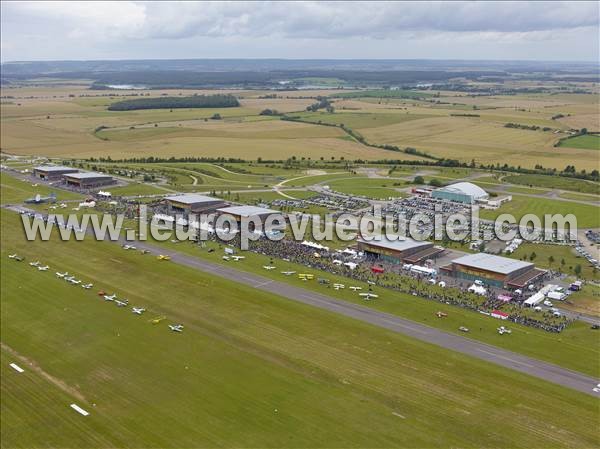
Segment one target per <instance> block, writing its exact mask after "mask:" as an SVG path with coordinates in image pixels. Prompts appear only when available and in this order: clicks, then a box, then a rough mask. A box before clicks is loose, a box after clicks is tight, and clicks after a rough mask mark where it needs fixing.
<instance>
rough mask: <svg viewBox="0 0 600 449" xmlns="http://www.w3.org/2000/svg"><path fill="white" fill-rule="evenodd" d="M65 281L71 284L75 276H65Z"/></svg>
mask: <svg viewBox="0 0 600 449" xmlns="http://www.w3.org/2000/svg"><path fill="white" fill-rule="evenodd" d="M63 279H64V280H65V281H67V282H71V281H72V280H74V279H75V276H65V277H64V278H63Z"/></svg>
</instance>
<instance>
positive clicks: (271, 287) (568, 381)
mask: <svg viewBox="0 0 600 449" xmlns="http://www.w3.org/2000/svg"><path fill="white" fill-rule="evenodd" d="M124 242H125V241H123V243H124ZM129 244H133V245H135V246H136V247H137V248H138V249H144V250H147V251H150V252H151V253H153V254H163V255H168V256H170V257H171V262H174V263H177V264H181V265H185V266H187V267H191V268H195V269H197V270H200V271H203V272H206V273H210V274H213V275H216V276H219V277H222V278H225V279H228V280H230V281H232V282H237V283H240V284H244V285H247V286H249V287H252V288H255V289H258V290H262V291H265V292H269V293H273V294H275V295H279V296H283V297H285V298H287V299H291V300H293V301H297V302H301V303H303V304H308V305H311V306H314V307H318V308H320V309H324V310H327V311H330V312H334V313H338V314H340V315H343V316H347V317H350V318H354V319H356V320H360V321H363V322H366V323H369V324H372V325H375V326H378V327H381V328H384V329H387V330H390V331H393V332H398V333H400V334H404V335H407V336H409V337H412V338H415V339H417V340H421V341H424V342H427V343H431V344H434V345H436V346H440V347H442V348H445V349H449V350H452V351H457V352H460V353H462V354H467V355H470V356H472V357H476V358H478V359H481V360H485V361H487V362H491V363H495V364H497V365H500V366H503V367H505V368H510V369H513V370H516V371H519V372H521V373H525V374H529V375H531V376H535V377H538V378H541V379H544V380H546V381H549V382H553V383H556V384H559V385H562V386H565V387H568V388H573V389H575V390H578V391H581V392H583V393H587V394H591V395H595V396H597V397H600V394H598V393H596V392H594V391H592V389H593V388H595V387H596V385H597V384H599V383H600V380H598V379H594V378H593V377H591V376H587V375H585V374H582V373H578V372H576V371H571V370H569V369H566V368H562V367H560V366H557V365H553V364H551V363H547V362H543V361H541V360H537V359H533V358H531V357H527V356H524V355H521V354H516V353H514V352H511V351H508V350H505V349H502V348H498V347H496V346H492V345H488V344H486V343H481V342H478V341H476V340H472V339H470V338H466V337H463V336H460V335H455V334H451V333H448V332H445V331H443V330H440V329H436V328H433V327H429V326H426V325H423V324H420V323H416V322H414V321H411V320H407V319H404V318H401V317H399V316H396V315H391V314H388V313H385V312H381V311H378V310H374V309H371V308H369V307H365V306H361V305H359V304H353V303H350V302H346V301H342V300H338V299H335V298H332V297H330V296H327V295H323V294H320V293H316V292H313V291H310V290H307V289H304V288H301V287H295V286H293V285H290V284H287V283H285V282H279V281H275V280H273V279H268V278H265V277H263V276H260V275H257V274H253V273H248V272H245V271H242V270H238V269H236V268H233V267H228V266H224V265H221V264H217V263H213V262H209V261H206V260H202V259H199V258H196V257H193V256H188V255H185V254H182V253H180V252H177V251H173V250H168V249H164V248H159V247H157V246H155V245H152V244H149V243H147V242H140V241H135V242H129ZM509 338H510V337H509ZM590 363H595V362H594V361H592V360H590Z"/></svg>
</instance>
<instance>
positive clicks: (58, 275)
mask: <svg viewBox="0 0 600 449" xmlns="http://www.w3.org/2000/svg"><path fill="white" fill-rule="evenodd" d="M68 275H69V272H68V271H65V272H64V273H61V272H59V271H57V272H56V277H57V278H64V277H65V276H68Z"/></svg>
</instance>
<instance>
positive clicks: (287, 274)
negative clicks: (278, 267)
mask: <svg viewBox="0 0 600 449" xmlns="http://www.w3.org/2000/svg"><path fill="white" fill-rule="evenodd" d="M281 274H285V275H286V276H291V275H292V274H296V272H295V271H282V272H281Z"/></svg>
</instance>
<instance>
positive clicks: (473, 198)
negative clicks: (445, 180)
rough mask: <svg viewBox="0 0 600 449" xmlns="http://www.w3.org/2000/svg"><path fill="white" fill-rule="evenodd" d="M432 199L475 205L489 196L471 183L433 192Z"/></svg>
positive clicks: (442, 188) (462, 183) (463, 183)
mask: <svg viewBox="0 0 600 449" xmlns="http://www.w3.org/2000/svg"><path fill="white" fill-rule="evenodd" d="M431 197H432V198H435V199H438V200H446V201H454V202H458V203H463V204H474V203H476V202H478V201H484V200H487V199H488V198H489V195H488V194H487V192H486V191H485V190H483V189H482V188H481V187H479V186H476V185H475V184H473V183H470V182H457V183H456V184H450V185H449V186H446V187H440V188H439V189H436V190H434V191H433V192H431Z"/></svg>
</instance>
